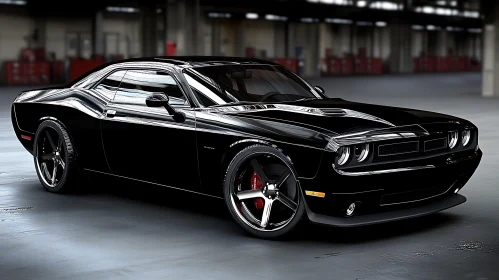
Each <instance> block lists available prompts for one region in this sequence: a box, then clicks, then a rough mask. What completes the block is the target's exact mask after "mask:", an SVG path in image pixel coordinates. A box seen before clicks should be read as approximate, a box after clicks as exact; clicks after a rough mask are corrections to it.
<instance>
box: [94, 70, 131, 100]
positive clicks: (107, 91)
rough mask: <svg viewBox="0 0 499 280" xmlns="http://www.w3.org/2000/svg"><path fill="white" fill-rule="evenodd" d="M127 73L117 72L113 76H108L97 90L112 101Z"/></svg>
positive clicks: (123, 71)
mask: <svg viewBox="0 0 499 280" xmlns="http://www.w3.org/2000/svg"><path fill="white" fill-rule="evenodd" d="M125 73H126V71H125V70H121V71H116V72H113V73H112V74H111V75H109V76H107V78H105V79H104V80H102V81H101V82H100V83H99V84H98V85H97V86H96V87H95V89H97V90H99V92H100V93H101V94H103V95H105V96H106V97H107V98H108V99H110V100H112V99H113V97H114V93H115V92H116V90H117V89H118V88H119V86H120V82H121V80H122V79H123V76H124V75H125Z"/></svg>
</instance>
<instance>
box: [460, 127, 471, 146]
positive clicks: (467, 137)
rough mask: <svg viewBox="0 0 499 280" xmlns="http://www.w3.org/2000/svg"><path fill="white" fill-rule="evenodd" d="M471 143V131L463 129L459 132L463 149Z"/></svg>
mask: <svg viewBox="0 0 499 280" xmlns="http://www.w3.org/2000/svg"><path fill="white" fill-rule="evenodd" d="M470 143H471V130H469V129H465V130H463V132H461V144H462V145H463V147H466V146H468V145H469V144H470Z"/></svg>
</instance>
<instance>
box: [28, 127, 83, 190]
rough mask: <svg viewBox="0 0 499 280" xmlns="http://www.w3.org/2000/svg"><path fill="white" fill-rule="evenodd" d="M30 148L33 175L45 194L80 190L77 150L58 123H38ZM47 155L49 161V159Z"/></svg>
mask: <svg viewBox="0 0 499 280" xmlns="http://www.w3.org/2000/svg"><path fill="white" fill-rule="evenodd" d="M33 145H34V147H33V158H34V162H35V169H36V173H37V175H38V179H39V180H40V182H41V184H42V186H43V187H44V188H45V189H46V190H47V191H49V192H52V193H69V192H74V191H76V190H78V189H79V186H80V179H81V176H80V170H79V168H78V164H77V157H76V151H75V149H74V145H73V142H72V141H71V137H70V136H69V133H68V131H66V129H65V128H64V127H63V126H62V125H61V124H60V123H59V122H57V121H53V120H45V121H43V122H42V123H40V125H39V126H38V129H37V131H36V134H35V141H34V143H33ZM54 146H56V147H55V148H54ZM50 156H52V159H48V158H49V157H50ZM51 161H52V163H51ZM50 170H52V174H50ZM54 173H55V176H54V175H53V174H54ZM48 175H50V176H48ZM52 178H55V179H52Z"/></svg>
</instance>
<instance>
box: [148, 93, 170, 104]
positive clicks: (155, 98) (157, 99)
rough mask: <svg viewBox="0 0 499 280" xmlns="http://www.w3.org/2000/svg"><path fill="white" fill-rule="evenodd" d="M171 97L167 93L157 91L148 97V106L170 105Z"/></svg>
mask: <svg viewBox="0 0 499 280" xmlns="http://www.w3.org/2000/svg"><path fill="white" fill-rule="evenodd" d="M169 101H170V98H168V96H167V95H165V94H161V93H155V94H153V95H150V96H148V97H147V98H146V105H147V107H164V106H170V104H169V103H168V102H169Z"/></svg>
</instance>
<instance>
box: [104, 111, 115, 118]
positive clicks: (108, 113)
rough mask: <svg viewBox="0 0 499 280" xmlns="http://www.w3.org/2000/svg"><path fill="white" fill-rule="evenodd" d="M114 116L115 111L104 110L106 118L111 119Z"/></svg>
mask: <svg viewBox="0 0 499 280" xmlns="http://www.w3.org/2000/svg"><path fill="white" fill-rule="evenodd" d="M115 115H116V111H115V110H106V117H108V118H113V117H114V116H115Z"/></svg>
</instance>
